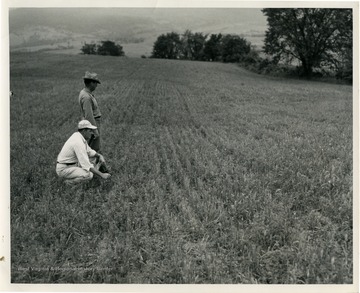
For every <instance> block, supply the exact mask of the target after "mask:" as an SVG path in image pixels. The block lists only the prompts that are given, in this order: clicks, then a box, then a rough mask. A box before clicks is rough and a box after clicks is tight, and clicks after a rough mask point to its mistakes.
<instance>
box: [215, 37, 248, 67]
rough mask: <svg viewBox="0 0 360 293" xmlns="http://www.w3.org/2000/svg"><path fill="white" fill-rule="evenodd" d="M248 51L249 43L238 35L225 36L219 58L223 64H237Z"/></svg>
mask: <svg viewBox="0 0 360 293" xmlns="http://www.w3.org/2000/svg"><path fill="white" fill-rule="evenodd" d="M250 49H251V45H250V43H249V42H247V41H246V40H245V39H244V38H241V37H240V36H238V35H229V34H227V35H225V36H224V37H223V38H222V52H221V57H222V60H223V61H224V62H239V61H241V60H242V58H243V57H244V56H245V55H246V54H248V53H249V52H250Z"/></svg>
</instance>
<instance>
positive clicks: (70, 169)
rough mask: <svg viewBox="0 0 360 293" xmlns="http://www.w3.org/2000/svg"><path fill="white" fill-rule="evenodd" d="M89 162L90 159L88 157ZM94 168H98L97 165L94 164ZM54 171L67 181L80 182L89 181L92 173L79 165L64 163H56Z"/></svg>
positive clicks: (92, 175)
mask: <svg viewBox="0 0 360 293" xmlns="http://www.w3.org/2000/svg"><path fill="white" fill-rule="evenodd" d="M90 162H91V163H95V162H92V160H91V159H90ZM95 168H96V169H98V168H99V166H98V165H95ZM56 173H57V174H58V176H59V177H60V178H63V179H66V182H68V183H80V182H85V181H90V180H91V179H92V178H93V177H94V174H93V173H92V172H90V171H86V170H85V169H83V168H81V167H79V166H78V165H65V164H59V163H58V164H56Z"/></svg>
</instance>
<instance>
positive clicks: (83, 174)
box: [56, 120, 110, 184]
mask: <svg viewBox="0 0 360 293" xmlns="http://www.w3.org/2000/svg"><path fill="white" fill-rule="evenodd" d="M95 130H96V126H94V125H92V124H91V123H90V122H89V121H87V120H82V121H80V122H79V124H78V131H77V132H75V133H73V135H72V136H70V138H69V139H68V140H67V141H66V142H65V144H64V146H63V147H62V149H61V151H60V153H59V155H58V157H57V164H56V173H57V174H58V176H59V177H60V178H64V179H66V180H65V183H66V184H74V183H81V182H84V181H89V180H91V179H92V178H93V176H94V174H95V175H97V176H99V177H101V178H103V179H108V178H109V177H110V174H109V173H103V172H101V171H99V169H100V170H101V168H104V169H106V166H105V159H104V157H103V155H101V154H99V153H97V152H96V151H94V150H93V149H91V148H90V147H89V145H88V143H87V140H88V139H89V138H90V137H91V136H92V135H93V131H95Z"/></svg>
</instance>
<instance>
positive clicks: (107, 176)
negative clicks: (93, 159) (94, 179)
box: [101, 173, 111, 179]
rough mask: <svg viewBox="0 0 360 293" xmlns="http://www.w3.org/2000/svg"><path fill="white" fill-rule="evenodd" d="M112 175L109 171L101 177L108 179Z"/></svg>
mask: <svg viewBox="0 0 360 293" xmlns="http://www.w3.org/2000/svg"><path fill="white" fill-rule="evenodd" d="M110 177H111V175H110V174H109V173H101V178H102V179H108V178H110Z"/></svg>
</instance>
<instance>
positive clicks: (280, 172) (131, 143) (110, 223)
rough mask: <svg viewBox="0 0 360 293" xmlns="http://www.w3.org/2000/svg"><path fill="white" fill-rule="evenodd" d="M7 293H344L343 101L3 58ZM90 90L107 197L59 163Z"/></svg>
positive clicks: (156, 65) (224, 74) (161, 65)
mask: <svg viewBox="0 0 360 293" xmlns="http://www.w3.org/2000/svg"><path fill="white" fill-rule="evenodd" d="M10 61H11V89H12V90H13V91H14V92H15V96H13V97H12V98H11V101H10V123H11V124H10V130H11V257H12V282H16V283H28V282H30V283H143V284H147V283H152V284H162V283H167V284H175V283H179V284H181V283H186V284H193V283H199V284H204V283H207V284H215V283H216V284H234V283H242V284H250V283H251V284H253V283H264V284H266V283H272V284H324V283H333V284H340V283H352V281H353V261H352V260H353V255H352V246H353V242H352V241H353V237H352V235H353V234H352V233H353V228H352V223H353V221H352V196H353V194H352V87H351V86H345V85H334V84H326V83H317V82H306V81H298V80H283V79H277V78H267V77H265V76H259V75H256V74H253V73H250V72H247V71H245V70H243V69H241V68H239V67H236V66H234V65H229V64H217V63H205V62H187V61H171V60H155V59H127V58H116V57H100V56H66V55H61V56H58V55H51V54H44V53H42V54H40V53H33V54H20V53H17V54H12V55H11V60H10ZM86 70H91V71H95V72H97V73H98V74H99V75H100V78H101V80H102V84H101V85H100V86H99V87H98V88H97V89H96V92H95V95H96V96H98V100H99V104H100V107H101V109H102V113H103V118H104V119H103V123H102V125H103V128H102V129H103V130H102V134H103V139H104V144H103V145H104V150H103V152H104V155H105V158H106V159H107V160H108V163H109V165H110V166H111V169H112V179H111V182H106V183H105V182H101V181H98V180H95V182H93V183H91V184H89V185H85V186H82V187H78V188H69V187H67V186H64V185H63V184H62V183H61V181H60V180H58V179H57V177H56V174H55V161H56V156H57V154H58V152H59V151H60V149H61V147H62V145H63V143H64V142H65V140H66V139H67V138H68V137H69V136H70V135H71V134H72V132H73V131H75V130H76V129H75V128H76V123H77V122H78V119H79V115H80V114H79V109H78V106H77V97H78V92H79V91H80V89H81V88H82V86H83V84H82V80H81V77H82V76H83V74H84V72H85V71H86Z"/></svg>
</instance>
